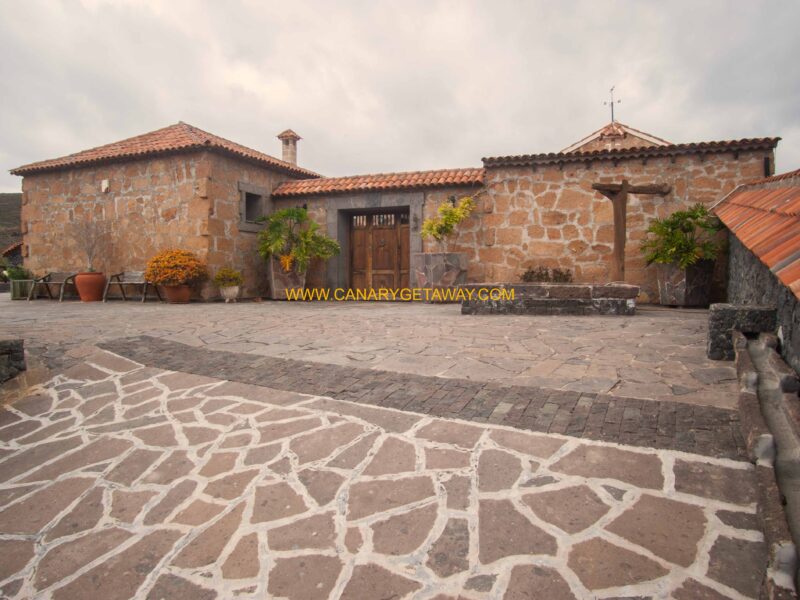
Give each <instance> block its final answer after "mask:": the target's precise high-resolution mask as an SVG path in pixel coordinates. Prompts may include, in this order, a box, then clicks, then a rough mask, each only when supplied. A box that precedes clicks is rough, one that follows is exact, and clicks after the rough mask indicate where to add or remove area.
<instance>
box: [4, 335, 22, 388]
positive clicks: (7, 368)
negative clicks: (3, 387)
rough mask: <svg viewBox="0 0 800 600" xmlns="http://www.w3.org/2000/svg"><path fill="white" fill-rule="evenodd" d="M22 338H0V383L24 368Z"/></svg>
mask: <svg viewBox="0 0 800 600" xmlns="http://www.w3.org/2000/svg"><path fill="white" fill-rule="evenodd" d="M25 368H26V367H25V349H24V346H23V340H0V383H3V382H4V381H8V380H9V379H11V378H12V377H16V375H17V374H18V373H21V372H22V371H24V370H25Z"/></svg>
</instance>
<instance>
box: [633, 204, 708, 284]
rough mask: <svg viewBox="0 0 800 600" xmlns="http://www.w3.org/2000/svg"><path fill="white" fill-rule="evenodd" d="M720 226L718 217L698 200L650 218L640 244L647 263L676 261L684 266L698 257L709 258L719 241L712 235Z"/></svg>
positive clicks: (692, 262) (690, 263)
mask: <svg viewBox="0 0 800 600" xmlns="http://www.w3.org/2000/svg"><path fill="white" fill-rule="evenodd" d="M721 230H722V224H721V223H720V221H719V219H717V218H716V217H715V216H713V215H711V214H709V212H708V209H706V207H705V206H703V205H702V204H695V205H694V206H693V207H691V208H690V209H688V210H679V211H676V212H674V213H672V214H671V215H670V216H668V217H666V218H665V219H654V220H653V222H652V223H650V227H648V228H647V233H648V234H650V237H648V238H647V239H646V240H645V241H644V242H643V243H642V246H641V250H642V253H643V254H644V255H645V259H646V260H647V264H648V265H650V264H652V263H660V264H677V265H678V266H679V267H680V268H681V269H685V268H687V267H689V266H691V265H693V264H695V263H696V262H697V261H699V260H713V259H715V258H716V257H717V254H719V251H720V249H721V248H722V244H720V243H719V242H718V241H716V240H715V239H714V237H715V235H716V233H717V232H719V231H721Z"/></svg>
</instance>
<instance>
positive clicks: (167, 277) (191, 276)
mask: <svg viewBox="0 0 800 600" xmlns="http://www.w3.org/2000/svg"><path fill="white" fill-rule="evenodd" d="M207 276H208V271H207V270H206V265H205V264H204V263H203V262H202V261H201V260H200V259H199V258H197V256H195V254H194V253H193V252H191V251H189V250H180V249H175V250H164V251H163V252H159V253H158V254H156V255H155V256H154V257H153V258H151V259H150V260H149V261H148V262H147V269H146V270H145V277H146V278H147V280H148V281H150V282H152V283H155V284H158V285H183V284H186V283H192V282H195V281H200V280H202V279H205V278H206V277H207Z"/></svg>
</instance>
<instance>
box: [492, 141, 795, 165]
mask: <svg viewBox="0 0 800 600" xmlns="http://www.w3.org/2000/svg"><path fill="white" fill-rule="evenodd" d="M780 140H781V138H780V137H774V138H754V139H746V140H733V141H730V142H725V141H723V142H700V143H696V144H673V145H669V146H644V147H639V148H619V149H613V150H594V151H592V152H570V153H560V152H550V153H546V154H523V155H518V156H490V157H484V158H482V159H481V160H482V161H483V166H484V167H485V168H492V167H524V166H532V165H547V164H565V163H576V162H587V161H594V160H625V159H636V158H645V157H647V158H649V157H654V158H656V157H660V156H678V155H685V154H721V153H725V152H737V151H743V150H745V151H746V150H758V149H764V150H771V149H774V148H775V146H777V145H778V142H779V141H780Z"/></svg>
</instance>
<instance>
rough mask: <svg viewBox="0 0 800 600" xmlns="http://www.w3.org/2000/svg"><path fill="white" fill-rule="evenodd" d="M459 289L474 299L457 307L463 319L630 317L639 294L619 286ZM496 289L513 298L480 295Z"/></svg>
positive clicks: (507, 285) (512, 285)
mask: <svg viewBox="0 0 800 600" xmlns="http://www.w3.org/2000/svg"><path fill="white" fill-rule="evenodd" d="M460 287H462V288H464V289H466V290H470V291H473V296H474V297H473V298H472V299H471V300H465V301H464V302H462V303H461V314H463V315H485V314H514V315H633V314H635V313H636V296H637V295H638V293H639V287H638V286H635V285H626V284H621V283H613V284H611V283H610V284H605V285H600V284H590V283H478V284H467V285H463V286H460ZM498 288H499V289H502V290H506V291H507V292H508V295H509V296H511V292H513V298H508V297H506V298H500V299H493V298H492V297H491V296H488V295H487V294H485V293H483V294H482V293H481V292H482V291H484V292H485V290H489V289H498ZM481 296H482V297H481ZM494 297H495V298H496V297H497V295H494Z"/></svg>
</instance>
